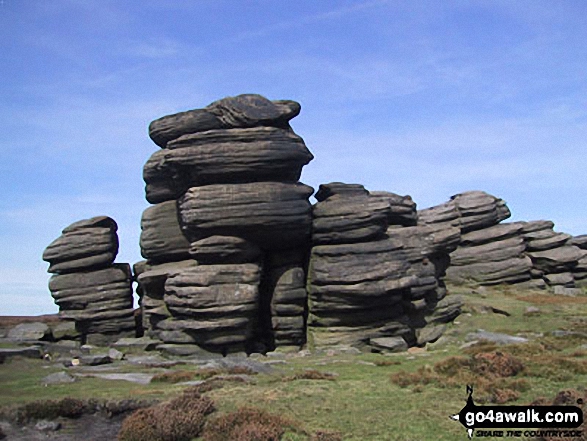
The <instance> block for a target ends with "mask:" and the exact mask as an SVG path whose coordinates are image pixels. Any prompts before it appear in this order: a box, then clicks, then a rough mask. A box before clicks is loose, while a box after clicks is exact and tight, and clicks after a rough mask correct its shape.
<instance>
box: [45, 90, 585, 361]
mask: <svg viewBox="0 0 587 441" xmlns="http://www.w3.org/2000/svg"><path fill="white" fill-rule="evenodd" d="M299 112H300V105H299V104H298V103H296V102H294V101H270V100H268V99H266V98H264V97H262V96H259V95H240V96H237V97H228V98H224V99H221V100H219V101H216V102H214V103H212V104H210V105H209V106H207V107H205V108H203V109H196V110H190V111H187V112H181V113H177V114H174V115H169V116H165V117H163V118H160V119H157V120H155V121H153V122H152V123H151V125H150V127H149V135H150V137H151V139H152V140H153V141H154V142H155V144H157V146H159V147H161V148H160V149H159V150H157V151H155V152H154V153H153V154H152V155H151V157H150V158H149V159H148V160H147V162H146V164H145V165H144V168H143V178H144V181H145V184H146V185H145V193H146V199H147V201H148V202H149V203H151V204H152V205H151V206H150V207H149V208H147V209H146V210H145V211H144V212H143V216H142V219H141V238H140V249H141V254H142V256H143V257H144V259H145V260H144V261H141V262H138V263H136V264H135V265H134V266H133V273H134V274H131V270H130V266H129V265H128V264H116V263H114V259H115V257H116V254H117V252H118V237H117V234H116V230H117V226H116V223H115V222H114V220H112V219H111V218H109V217H105V216H101V217H95V218H92V219H88V220H83V221H80V222H76V223H74V224H72V225H70V226H69V227H67V228H65V229H64V230H63V234H62V236H61V237H59V238H58V239H57V240H55V241H54V242H53V243H51V244H50V245H49V246H48V247H47V249H46V250H45V252H44V254H43V258H44V259H45V260H46V261H47V262H49V272H51V273H54V275H53V276H52V277H51V280H50V282H49V288H50V290H51V294H52V295H53V297H54V299H55V302H56V303H57V305H59V308H60V316H61V317H62V318H63V319H65V320H69V321H70V323H71V322H73V323H75V326H76V332H79V333H81V336H82V340H88V341H91V342H109V341H112V340H114V339H118V338H119V337H121V336H131V335H135V333H137V334H140V333H141V332H142V331H143V330H144V331H145V333H146V334H147V335H148V336H149V337H151V338H152V339H154V340H156V341H157V342H159V343H157V348H158V349H159V350H162V351H167V352H169V353H174V354H195V353H199V352H201V351H209V352H216V353H222V354H227V353H230V352H243V351H244V352H247V353H251V352H265V351H270V350H274V349H280V350H281V349H283V350H291V349H299V348H301V347H303V346H304V345H305V344H306V343H309V345H310V346H311V347H317V348H333V347H337V346H343V347H345V348H346V347H349V346H352V347H355V348H359V349H361V350H367V351H375V352H390V351H398V350H405V349H407V348H408V347H410V346H424V345H425V344H427V343H430V342H434V341H436V340H437V339H438V338H440V336H441V335H442V334H443V333H444V331H445V329H446V324H447V323H449V322H450V321H452V320H454V319H455V318H456V317H457V316H458V315H459V314H460V309H461V306H462V301H461V299H460V298H459V297H458V296H452V295H448V293H447V289H446V285H445V278H446V280H449V281H452V282H456V283H463V282H475V283H478V284H482V285H494V284H500V283H508V284H512V283H516V284H521V285H520V286H530V287H546V286H547V285H548V286H552V287H556V288H558V289H559V290H561V289H562V290H573V289H574V287H575V286H576V284H577V283H582V282H583V281H587V257H586V256H587V251H586V250H587V236H577V237H574V238H573V237H571V236H569V235H567V234H563V233H557V232H555V231H554V230H553V226H554V225H553V224H552V222H548V221H534V222H514V223H502V221H504V220H505V219H507V218H509V217H510V211H509V209H508V207H507V205H506V204H505V202H504V201H503V200H501V199H499V198H497V197H494V196H492V195H490V194H487V193H485V192H482V191H469V192H465V193H460V194H457V195H455V196H453V197H452V198H451V199H450V200H449V201H448V202H446V203H443V204H441V205H438V206H436V207H431V208H427V209H424V210H420V211H417V210H416V204H415V202H414V201H413V200H412V199H411V197H410V196H401V195H397V194H395V193H390V192H385V191H374V192H369V191H368V190H367V189H365V188H364V187H363V186H362V185H360V184H345V183H340V182H333V183H329V184H323V185H321V186H320V188H319V190H318V192H317V193H316V195H315V197H316V200H317V203H316V204H315V205H313V206H312V205H311V204H310V201H309V198H310V196H311V195H312V193H313V191H314V190H313V189H312V188H310V187H308V186H306V185H304V184H302V183H300V182H299V179H300V176H301V172H302V168H303V167H304V166H305V165H306V164H308V163H309V162H310V161H311V160H312V159H313V156H312V154H311V153H310V151H309V150H308V149H307V147H306V145H305V143H304V141H303V139H302V138H301V137H299V136H298V135H296V134H295V133H294V131H293V130H292V128H291V127H290V125H289V121H290V120H291V119H292V118H294V117H295V116H296V115H297V114H298V113H299ZM133 280H134V281H136V282H137V294H138V296H139V298H140V311H141V314H140V317H141V319H142V320H141V322H140V323H139V324H138V326H137V325H136V324H135V315H134V312H133V308H132V291H131V282H132V281H133ZM584 283H587V282H584ZM563 293H567V292H566V291H565V292H563ZM568 293H571V292H568ZM572 293H574V291H573V292H572ZM69 334H71V332H69V331H68V333H67V335H69ZM63 335H65V334H63ZM53 336H54V337H55V338H58V337H56V333H55V332H54V335H53ZM151 343H152V342H151V341H150V344H151Z"/></svg>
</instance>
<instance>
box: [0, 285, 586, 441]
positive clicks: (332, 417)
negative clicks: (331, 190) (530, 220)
mask: <svg viewBox="0 0 587 441" xmlns="http://www.w3.org/2000/svg"><path fill="white" fill-rule="evenodd" d="M451 291H452V292H454V293H458V294H462V295H463V296H464V298H465V301H466V304H465V308H464V313H463V314H462V315H461V316H460V317H459V318H458V319H457V320H456V324H454V325H451V326H450V327H449V330H448V332H447V333H446V334H445V336H444V337H442V338H441V339H440V340H439V341H438V342H436V343H434V344H433V345H429V346H428V348H427V350H426V351H423V352H419V353H401V354H393V355H389V356H383V355H379V354H361V355H335V356H328V355H324V354H322V355H319V354H314V355H311V356H307V357H294V358H287V362H286V363H285V364H278V365H276V371H275V373H274V374H263V375H257V376H256V377H255V382H254V384H251V383H243V382H224V383H222V385H223V387H221V388H214V389H212V388H208V389H207V390H206V391H205V395H206V397H209V398H210V399H211V400H212V401H213V402H214V407H215V408H216V412H215V413H214V414H213V415H211V416H210V417H209V419H210V420H211V419H212V418H216V417H220V416H222V415H230V414H233V413H235V412H238V411H239V410H241V409H243V408H245V409H246V408H250V407H251V406H254V408H255V409H257V410H258V411H260V412H267V413H270V414H272V415H277V416H280V417H285V418H287V419H288V420H291V421H293V422H294V423H295V424H297V426H296V430H297V432H296V431H295V430H293V431H292V430H289V431H286V432H285V433H284V434H283V436H282V438H281V439H282V440H289V441H301V440H303V441H307V440H308V439H312V440H324V441H338V439H341V438H340V437H342V439H344V440H345V441H346V440H402V441H410V440H457V439H465V437H466V434H465V432H464V430H463V427H462V426H461V425H460V424H458V423H456V422H454V421H451V420H450V419H449V418H448V416H449V415H451V414H454V413H457V412H458V411H460V409H461V408H462V407H463V406H464V404H465V399H466V396H467V395H466V384H467V382H471V383H473V384H475V394H474V397H475V399H476V401H477V402H479V400H481V399H486V400H488V401H491V400H494V401H496V402H507V403H508V404H518V405H523V404H529V403H532V402H534V401H535V400H537V399H538V398H540V397H546V399H548V400H550V401H552V400H553V399H554V397H556V396H557V394H558V393H559V392H560V391H562V390H567V389H577V390H584V387H585V385H586V384H587V347H586V346H585V345H586V344H587V338H586V337H585V336H583V335H580V334H574V335H564V336H558V337H557V336H556V335H553V334H552V331H555V330H566V331H572V332H575V333H582V332H584V333H587V320H585V318H584V317H587V301H585V300H583V299H586V298H587V297H565V296H552V295H549V294H547V293H542V292H530V293H529V292H520V291H516V290H514V289H512V288H510V287H495V288H490V289H487V290H483V291H484V292H473V291H474V290H473V289H472V288H471V287H466V286H459V287H454V288H452V289H451ZM475 291H478V290H476V289H475ZM553 297H556V298H553ZM529 306H536V307H538V308H539V312H537V313H533V314H530V315H526V314H525V313H526V309H527V308H528V307H529ZM490 307H494V308H497V309H499V310H504V311H507V312H508V313H509V314H510V316H509V317H508V316H505V315H503V314H496V313H492V312H490V309H489V308H490ZM479 328H481V329H485V330H487V331H491V332H503V333H507V334H509V335H521V336H526V337H528V338H529V339H530V342H529V343H524V344H516V345H511V346H507V347H503V346H502V347H499V346H496V345H494V344H490V343H480V344H476V345H473V346H470V347H468V348H466V349H461V348H460V347H461V346H462V345H463V343H464V342H465V341H466V339H467V335H468V334H469V333H471V332H475V331H476V330H477V329H479ZM498 354H501V355H498ZM518 363H519V364H518ZM43 366H44V364H43V362H42V361H35V360H14V361H12V362H9V364H8V365H3V366H0V385H1V387H0V400H1V402H2V403H5V404H22V403H26V402H30V401H33V400H37V399H53V400H58V399H60V398H63V397H66V396H69V397H72V398H88V397H94V398H119V399H122V398H151V397H152V398H158V399H163V400H169V399H173V398H174V397H177V396H180V395H181V391H182V390H183V387H182V386H180V385H178V384H177V383H176V382H175V379H176V378H180V377H181V378H188V377H191V378H190V379H205V378H203V377H206V376H207V375H208V374H210V376H209V377H207V378H213V377H214V375H217V374H221V375H222V374H226V373H227V372H220V373H219V372H216V373H215V374H214V375H212V372H209V373H202V372H199V373H198V369H197V368H196V367H194V368H193V369H190V367H189V366H188V365H182V366H178V367H174V368H171V369H169V370H167V371H161V370H154V369H152V368H148V367H141V368H133V369H136V371H140V372H156V373H160V374H161V373H164V372H165V375H162V378H167V380H162V381H160V382H153V383H151V384H149V385H146V386H140V385H136V384H132V383H128V382H123V381H117V382H114V381H105V380H101V379H97V378H83V379H82V380H81V381H79V382H76V383H72V384H67V385H60V386H49V387H46V388H45V387H42V386H41V379H42V378H43V377H44V376H46V375H48V374H49V373H52V372H55V371H56V370H58V369H55V368H47V367H43ZM508 369H509V371H508ZM496 370H497V372H501V373H504V372H507V375H497V373H496ZM242 373H244V372H242ZM192 375H193V376H192ZM198 375H199V376H198ZM488 377H490V380H491V381H488V380H487V378H488ZM393 378H396V379H404V380H405V381H403V382H402V381H399V380H395V381H394V380H392V379H393ZM284 380H285V381H284ZM181 381H183V380H181ZM208 381H211V380H210V379H208ZM491 383H495V385H494V387H493V388H492V387H491ZM320 437H321V438H320ZM328 437H330V438H328ZM337 437H338V438H337Z"/></svg>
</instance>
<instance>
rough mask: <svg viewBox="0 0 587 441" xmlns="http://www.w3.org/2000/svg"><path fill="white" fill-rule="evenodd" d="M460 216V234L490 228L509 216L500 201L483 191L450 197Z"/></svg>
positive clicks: (508, 211)
mask: <svg viewBox="0 0 587 441" xmlns="http://www.w3.org/2000/svg"><path fill="white" fill-rule="evenodd" d="M451 200H452V201H453V202H454V204H455V205H456V207H457V210H458V211H459V213H460V215H461V232H463V233H467V232H469V231H474V230H479V229H482V228H487V227H491V226H492V225H496V224H498V223H499V222H501V221H503V220H505V219H507V218H509V217H510V216H511V213H510V210H509V209H508V207H507V205H506V204H505V202H504V201H503V200H502V199H499V198H496V197H495V196H492V195H490V194H487V193H485V192H484V191H467V192H464V193H459V194H457V195H454V196H452V197H451Z"/></svg>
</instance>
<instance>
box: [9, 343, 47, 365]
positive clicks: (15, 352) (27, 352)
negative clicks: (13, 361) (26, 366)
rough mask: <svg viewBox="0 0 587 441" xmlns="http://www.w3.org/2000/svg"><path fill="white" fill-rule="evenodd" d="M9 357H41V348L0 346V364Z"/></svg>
mask: <svg viewBox="0 0 587 441" xmlns="http://www.w3.org/2000/svg"><path fill="white" fill-rule="evenodd" d="M10 357H26V358H41V348H39V347H38V346H29V347H26V348H0V364H2V363H4V360H6V359H7V358H10Z"/></svg>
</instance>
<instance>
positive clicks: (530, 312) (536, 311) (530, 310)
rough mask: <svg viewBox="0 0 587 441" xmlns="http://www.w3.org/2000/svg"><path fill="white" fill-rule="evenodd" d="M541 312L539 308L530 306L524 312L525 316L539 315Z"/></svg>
mask: <svg viewBox="0 0 587 441" xmlns="http://www.w3.org/2000/svg"><path fill="white" fill-rule="evenodd" d="M540 312H541V311H540V308H538V307H537V306H528V307H527V308H526V310H525V311H524V315H539V314H540Z"/></svg>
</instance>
